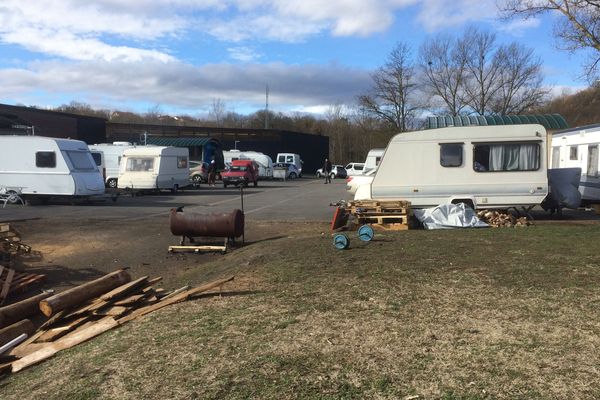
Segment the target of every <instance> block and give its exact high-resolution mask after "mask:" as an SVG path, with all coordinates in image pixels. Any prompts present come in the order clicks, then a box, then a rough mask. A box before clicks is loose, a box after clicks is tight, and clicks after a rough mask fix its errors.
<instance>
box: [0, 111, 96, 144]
mask: <svg viewBox="0 0 600 400" xmlns="http://www.w3.org/2000/svg"><path fill="white" fill-rule="evenodd" d="M1 121H5V124H6V123H7V121H18V123H16V124H15V126H16V128H13V129H0V134H11V135H14V134H25V135H31V134H33V135H36V136H49V137H56V138H71V139H77V140H83V141H84V142H86V143H88V144H90V143H100V142H103V141H104V140H105V137H106V133H105V130H106V119H104V118H98V117H87V116H83V115H77V114H69V113H63V112H56V111H49V110H40V109H37V108H31V107H21V106H9V105H6V104H0V126H2V122H1Z"/></svg>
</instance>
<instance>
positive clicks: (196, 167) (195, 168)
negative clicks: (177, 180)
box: [189, 160, 208, 185]
mask: <svg viewBox="0 0 600 400" xmlns="http://www.w3.org/2000/svg"><path fill="white" fill-rule="evenodd" d="M189 164H190V181H192V183H194V184H195V185H199V184H200V183H206V182H208V166H207V165H206V164H205V163H203V162H202V161H191V160H190V162H189Z"/></svg>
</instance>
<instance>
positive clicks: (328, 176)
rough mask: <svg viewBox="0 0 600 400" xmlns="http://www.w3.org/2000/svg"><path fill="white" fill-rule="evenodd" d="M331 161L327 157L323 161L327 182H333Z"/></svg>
mask: <svg viewBox="0 0 600 400" xmlns="http://www.w3.org/2000/svg"><path fill="white" fill-rule="evenodd" d="M331 169H332V168H331V161H329V159H327V158H326V159H325V162H324V163H323V173H324V174H325V183H326V184H327V183H331Z"/></svg>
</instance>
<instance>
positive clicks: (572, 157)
mask: <svg viewBox="0 0 600 400" xmlns="http://www.w3.org/2000/svg"><path fill="white" fill-rule="evenodd" d="M569 150H570V154H569V160H577V146H570V147H569Z"/></svg>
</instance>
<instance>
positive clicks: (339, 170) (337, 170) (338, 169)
mask: <svg viewBox="0 0 600 400" xmlns="http://www.w3.org/2000/svg"><path fill="white" fill-rule="evenodd" d="M316 175H317V178H324V177H325V173H323V168H319V169H318V170H317V173H316ZM330 175H331V179H335V178H341V179H345V178H346V177H347V176H348V172H346V168H344V166H343V165H332V166H331V172H330Z"/></svg>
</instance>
